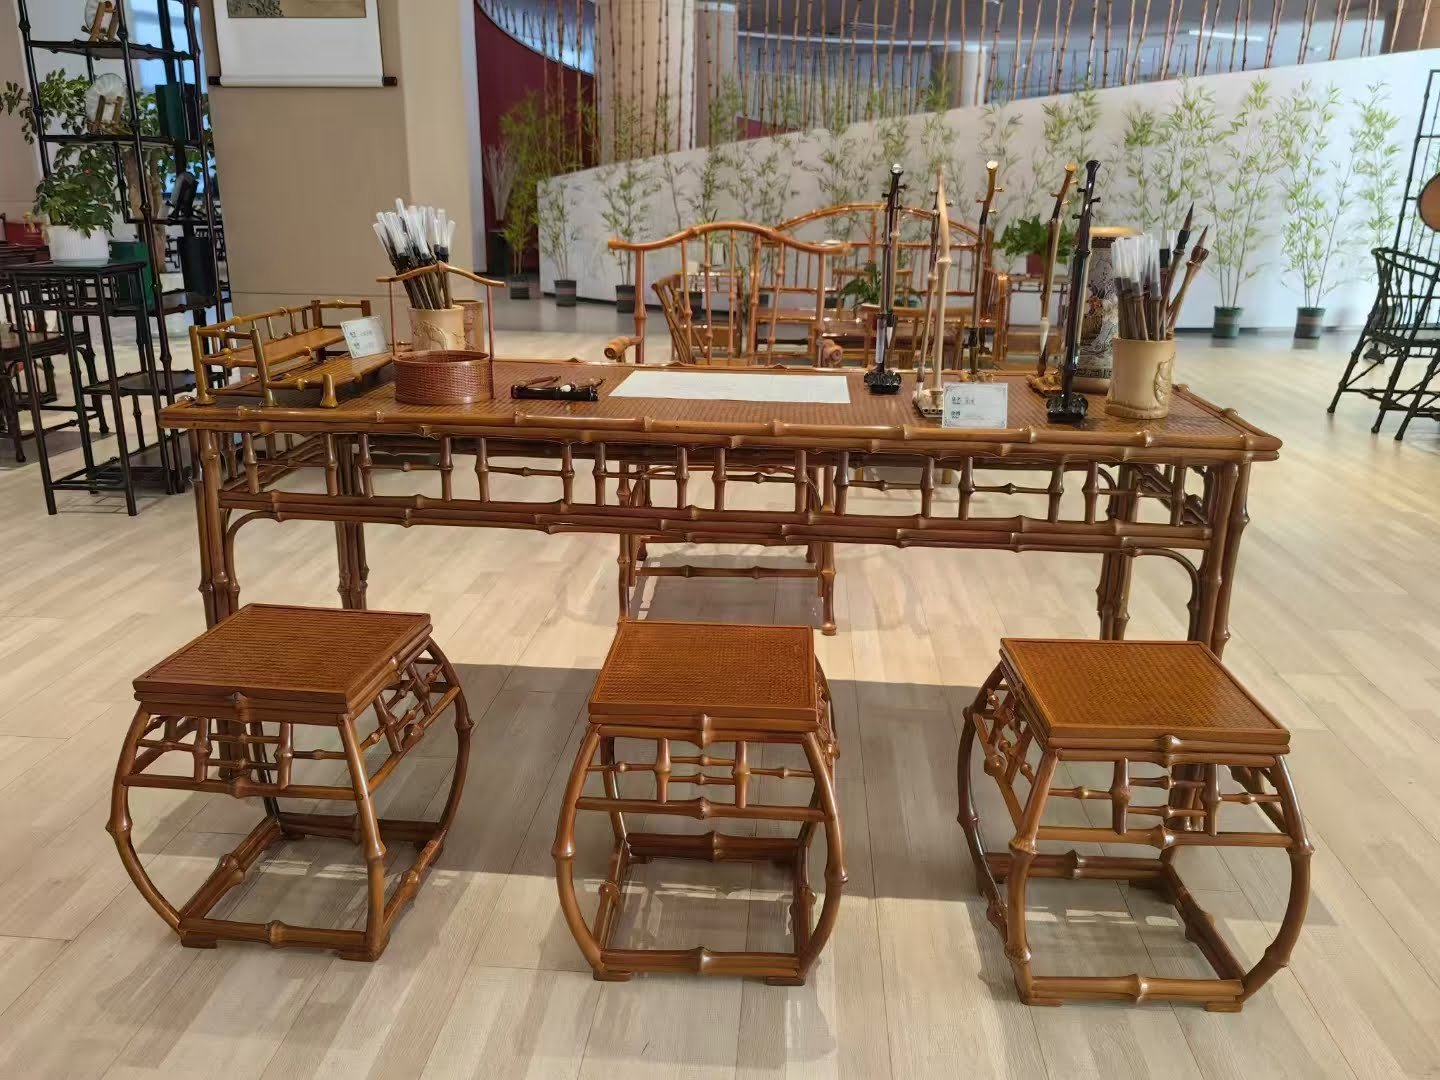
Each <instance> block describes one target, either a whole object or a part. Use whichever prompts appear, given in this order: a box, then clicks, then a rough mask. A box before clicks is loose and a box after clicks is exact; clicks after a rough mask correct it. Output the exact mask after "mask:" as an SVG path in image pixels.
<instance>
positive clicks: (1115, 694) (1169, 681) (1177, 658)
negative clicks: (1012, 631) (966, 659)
mask: <svg viewBox="0 0 1440 1080" xmlns="http://www.w3.org/2000/svg"><path fill="white" fill-rule="evenodd" d="M1000 652H1001V656H1002V657H1003V658H1004V661H1005V665H1006V667H1007V668H1008V669H1009V670H1010V672H1011V673H1012V674H1013V675H1014V676H1015V678H1016V680H1017V682H1018V685H1017V686H1016V689H1017V691H1018V692H1019V694H1020V697H1021V700H1022V701H1025V702H1028V704H1029V705H1030V706H1031V707H1032V709H1033V711H1034V713H1035V715H1034V716H1033V717H1032V719H1033V720H1034V721H1035V722H1036V723H1037V724H1039V725H1040V726H1041V728H1042V729H1043V730H1042V734H1043V735H1044V737H1045V738H1046V739H1047V741H1048V742H1049V743H1050V744H1051V745H1063V744H1064V743H1065V742H1067V741H1068V740H1073V739H1080V740H1094V739H1105V738H1114V739H1117V740H1123V739H1134V738H1161V737H1164V736H1175V737H1176V738H1181V739H1185V740H1187V741H1197V742H1219V743H1243V744H1250V745H1253V744H1264V745H1267V746H1268V745H1273V746H1276V747H1279V748H1283V747H1285V746H1287V745H1288V744H1289V741H1290V734H1289V732H1288V731H1286V729H1285V728H1284V727H1283V726H1281V724H1280V723H1279V722H1278V721H1276V720H1275V718H1274V717H1272V716H1271V715H1270V714H1269V713H1268V712H1266V711H1265V710H1264V709H1263V708H1262V707H1261V706H1260V705H1259V703H1258V702H1256V701H1255V699H1254V698H1252V697H1251V696H1250V694H1249V693H1248V692H1247V691H1246V690H1245V688H1244V687H1243V686H1241V685H1240V684H1239V683H1238V682H1237V681H1236V680H1235V677H1234V676H1233V675H1231V674H1230V672H1229V671H1228V670H1226V668H1225V667H1224V665H1222V664H1221V663H1220V661H1219V660H1218V659H1216V657H1215V654H1214V653H1212V652H1211V651H1210V650H1209V649H1208V648H1206V647H1205V646H1204V645H1202V644H1200V643H1199V642H1195V641H1084V640H1078V639H1077V640H1068V639H1067V640H1054V639H1033V638H1005V639H1003V640H1002V641H1001V643H1000Z"/></svg>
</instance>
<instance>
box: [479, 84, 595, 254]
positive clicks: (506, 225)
mask: <svg viewBox="0 0 1440 1080" xmlns="http://www.w3.org/2000/svg"><path fill="white" fill-rule="evenodd" d="M583 122H584V120H583V118H582V123H583ZM500 135H501V139H502V145H503V146H504V147H505V149H506V152H507V153H508V154H509V155H511V156H512V157H513V161H514V169H515V174H514V179H513V183H512V186H511V189H510V194H509V198H508V199H507V201H506V204H505V216H504V219H503V224H502V227H501V234H502V235H503V236H504V237H505V243H506V245H507V246H508V247H509V249H510V272H511V273H512V274H516V275H518V274H520V273H521V272H522V271H523V269H524V260H525V250H526V248H528V247H529V246H530V236H531V233H532V232H536V233H537V234H538V240H539V242H540V246H541V247H542V248H543V249H545V250H546V251H548V252H549V253H550V255H551V258H552V259H555V260H556V266H557V269H560V271H561V272H560V274H559V276H560V277H569V276H570V275H569V258H568V252H569V247H570V244H571V242H572V239H571V238H572V234H573V231H574V230H573V229H572V227H571V218H570V204H569V200H568V199H567V198H566V197H565V189H564V187H563V185H558V184H550V183H549V181H551V180H553V179H554V178H555V177H557V176H562V175H564V174H565V173H569V172H573V171H574V170H575V169H577V168H579V167H580V165H581V161H580V158H579V150H578V148H577V146H576V145H575V140H574V138H573V136H572V134H571V131H570V129H569V127H568V126H567V124H566V118H565V114H564V113H563V111H562V110H560V109H553V108H551V109H547V108H546V107H545V104H544V103H543V102H542V101H541V100H540V96H539V95H538V94H537V93H535V92H534V91H533V90H532V91H530V92H529V93H527V94H526V95H525V96H524V97H523V98H521V99H520V100H519V101H518V102H516V103H515V104H514V105H513V106H511V108H510V110H509V111H508V112H507V113H506V114H505V115H504V116H502V117H501V118H500ZM561 261H563V262H564V263H565V265H564V267H563V268H562V267H560V263H561Z"/></svg>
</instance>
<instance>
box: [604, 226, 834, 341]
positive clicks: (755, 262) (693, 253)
mask: <svg viewBox="0 0 1440 1080" xmlns="http://www.w3.org/2000/svg"><path fill="white" fill-rule="evenodd" d="M609 246H610V250H611V251H617V252H626V253H628V254H629V255H630V256H632V257H633V259H634V269H635V296H636V304H635V338H636V339H637V340H636V342H635V350H636V351H635V359H636V362H637V363H642V364H643V363H644V362H645V322H646V319H647V314H646V310H645V304H644V302H643V297H644V296H645V293H646V285H645V283H646V276H645V275H646V268H647V265H648V266H649V267H651V268H657V269H667V268H668V275H666V274H662V275H661V276H660V277H659V278H658V279H657V284H661V289H662V290H663V292H661V290H657V293H660V300H661V309H662V311H663V312H664V315H665V320H666V324H667V326H668V327H669V329H670V334H671V341H672V345H673V347H674V351H675V353H676V355H677V356H683V357H686V358H687V359H685V360H684V361H683V362H686V363H707V362H712V361H716V360H724V361H727V362H730V363H735V362H742V363H746V362H749V363H755V362H762V363H763V362H765V361H766V360H767V359H770V358H771V357H772V356H773V354H774V353H775V351H776V347H777V345H784V344H785V343H786V342H787V341H791V340H793V341H800V342H804V345H805V347H806V349H807V350H808V349H813V348H815V347H816V346H817V344H818V342H819V339H820V328H821V327H822V326H823V324H824V322H825V299H826V287H825V283H826V282H827V281H828V280H830V278H829V270H828V263H829V261H830V260H831V259H834V258H843V257H845V256H846V255H848V253H849V250H850V247H849V245H848V244H845V243H840V242H834V241H827V242H825V243H821V244H810V243H805V242H803V241H800V240H796V239H795V238H794V237H791V236H787V235H785V234H784V233H781V232H778V231H777V230H775V229H769V228H766V227H765V226H763V225H755V224H752V223H751V222H748V221H715V222H708V223H706V224H704V225H696V226H693V227H692V228H689V229H685V230H683V231H681V232H678V233H675V234H674V235H673V236H667V237H665V238H664V239H662V240H652V241H648V242H645V243H636V242H632V241H628V240H620V239H618V238H617V239H612V240H611V241H610V244H609ZM672 279H673V280H672ZM662 283H663V284H662ZM667 300H668V303H667ZM811 359H812V360H813V359H814V357H812V358H811Z"/></svg>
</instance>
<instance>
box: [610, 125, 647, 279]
mask: <svg viewBox="0 0 1440 1080" xmlns="http://www.w3.org/2000/svg"><path fill="white" fill-rule="evenodd" d="M612 122H613V124H614V128H613V131H614V138H615V143H614V146H613V147H612V151H613V153H614V155H615V158H616V160H614V161H612V163H611V164H609V165H607V166H605V167H604V168H603V169H601V170H600V183H601V185H602V187H603V189H604V193H603V195H604V200H605V208H604V209H603V210H602V211H601V213H600V220H601V221H603V222H604V223H605V227H606V229H608V230H609V231H610V235H611V236H612V237H615V238H616V239H619V240H627V241H632V242H633V241H634V240H636V239H637V238H638V236H639V233H640V229H641V227H642V225H643V224H645V223H648V222H649V221H650V200H651V199H652V198H654V197H655V195H656V194H657V193H658V192H659V190H660V180H659V179H658V178H657V177H656V176H655V173H654V169H653V166H652V163H651V161H649V160H647V159H642V158H639V157H636V156H635V152H637V151H638V150H639V149H640V147H641V146H642V138H643V135H644V133H643V132H642V130H641V129H642V125H641V123H640V110H639V107H638V106H637V105H636V103H635V102H633V101H628V100H624V99H622V100H620V101H617V102H615V105H614V108H613V111H612ZM611 254H612V255H613V256H614V259H615V263H616V265H617V266H618V267H619V268H620V283H621V284H622V285H629V284H631V282H632V281H633V280H634V273H635V256H634V255H633V254H632V253H630V252H628V251H616V252H612V253H611Z"/></svg>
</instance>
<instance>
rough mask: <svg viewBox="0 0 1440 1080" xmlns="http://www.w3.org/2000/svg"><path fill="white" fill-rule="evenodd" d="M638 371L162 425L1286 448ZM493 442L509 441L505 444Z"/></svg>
mask: <svg viewBox="0 0 1440 1080" xmlns="http://www.w3.org/2000/svg"><path fill="white" fill-rule="evenodd" d="M636 370H664V369H657V368H643V369H637V367H636V366H635V365H630V364H579V363H575V362H566V361H532V360H499V361H496V362H495V366H494V380H495V385H494V392H493V395H491V396H490V397H488V398H487V399H485V400H482V401H477V402H474V403H472V404H469V405H444V406H440V405H402V404H400V403H398V402H396V400H395V388H394V386H393V385H392V384H391V383H388V382H385V383H381V384H379V385H376V386H372V387H369V388H368V389H365V390H364V391H363V392H360V393H357V394H355V395H354V396H351V397H347V398H345V399H344V400H342V401H341V402H340V403H339V405H338V406H337V407H336V408H321V407H319V405H318V403H315V402H311V401H309V400H301V399H298V398H297V399H294V400H282V401H281V402H280V403H278V404H277V405H275V406H272V407H262V406H261V405H260V404H259V403H258V401H254V402H249V403H244V402H240V401H238V400H236V399H231V400H227V401H226V402H224V403H219V404H215V405H205V406H202V405H197V404H195V403H194V402H191V401H186V402H182V403H180V404H178V405H172V406H169V407H167V408H166V409H165V410H164V411H163V413H162V420H163V422H164V423H165V424H166V425H167V426H170V427H186V428H189V427H200V428H203V427H219V428H227V429H232V430H233V429H244V428H245V427H251V426H256V427H258V426H259V425H260V424H266V423H268V424H269V425H271V427H272V428H274V429H276V430H288V429H290V428H294V429H296V430H301V429H316V430H332V431H351V432H353V431H385V430H406V429H412V430H413V429H419V428H424V427H431V426H443V427H446V428H453V429H455V430H461V431H463V430H466V429H471V430H474V431H475V433H476V434H490V433H491V432H489V431H487V429H494V428H524V429H528V430H529V431H531V432H534V433H535V434H537V435H538V434H540V433H541V432H542V431H543V430H544V428H545V426H546V424H547V421H549V422H553V424H554V426H556V427H559V428H563V429H565V430H581V429H585V428H586V427H587V425H589V424H590V423H592V422H593V427H594V430H597V431H609V430H614V431H623V430H642V431H651V432H656V433H657V434H661V433H664V432H666V431H670V430H674V431H683V432H685V433H688V434H709V433H713V434H716V435H748V436H752V437H757V436H762V437H763V436H764V435H766V434H786V433H803V434H806V435H815V436H819V437H825V438H844V437H847V436H848V437H852V438H857V439H863V440H865V442H866V443H867V444H870V445H874V444H883V443H886V442H895V443H897V444H899V443H913V442H915V441H916V440H917V439H930V438H933V439H936V440H941V441H952V440H953V441H966V440H971V441H973V440H976V439H984V438H986V437H990V438H993V439H994V440H995V441H1001V442H1010V443H1018V444H1022V445H1027V446H1028V445H1036V444H1039V445H1044V444H1049V443H1058V444H1071V443H1075V442H1081V443H1085V444H1094V445H1098V446H1107V445H1117V446H1143V447H1164V446H1175V447H1182V448H1195V449H1205V450H1215V451H1231V452H1239V453H1244V454H1246V455H1252V456H1255V457H1258V458H1273V457H1275V456H1276V453H1277V451H1278V450H1279V449H1280V440H1279V439H1277V438H1275V437H1274V436H1273V435H1267V434H1266V433H1265V432H1263V431H1260V430H1259V429H1258V428H1254V427H1252V426H1250V425H1249V424H1247V423H1245V421H1243V420H1241V419H1240V418H1239V417H1238V416H1236V415H1235V414H1234V413H1233V412H1232V411H1230V410H1226V409H1221V408H1219V407H1217V406H1215V405H1211V404H1210V403H1208V402H1206V401H1204V400H1203V399H1201V398H1199V397H1197V396H1195V395H1194V394H1191V393H1190V392H1189V391H1188V390H1186V389H1184V388H1183V387H1179V388H1177V389H1176V392H1175V394H1174V395H1172V398H1171V406H1170V415H1169V416H1168V417H1166V418H1165V419H1163V420H1125V419H1121V418H1119V417H1114V416H1109V415H1107V414H1106V412H1105V409H1104V403H1103V402H1104V399H1103V397H1102V396H1098V395H1091V397H1090V411H1089V417H1088V418H1087V419H1086V420H1085V421H1084V422H1083V423H1082V424H1080V425H1057V424H1050V423H1048V422H1047V421H1046V417H1045V399H1044V398H1042V397H1041V396H1040V395H1038V394H1036V393H1035V392H1034V391H1032V390H1031V389H1030V388H1029V386H1028V385H1027V384H1026V381H1025V377H1024V376H1023V375H1020V374H1009V373H1005V374H999V375H997V376H996V377H995V379H996V381H997V382H1001V383H1003V384H1005V385H1006V386H1008V387H1009V420H1008V423H1007V426H1006V427H1005V428H1003V429H995V430H994V431H991V432H982V431H976V430H960V429H955V428H948V429H942V428H941V427H940V426H939V424H938V422H937V421H935V420H927V419H925V418H923V417H921V416H920V415H919V413H917V412H916V411H915V407H914V405H913V403H912V400H911V398H912V396H913V387H914V378H913V376H911V375H905V376H904V385H903V386H902V388H901V390H900V393H898V394H896V395H893V396H876V395H874V394H870V393H869V392H867V391H866V389H865V385H864V375H863V373H862V372H860V371H855V370H849V371H816V370H813V369H797V368H786V369H779V370H777V369H773V368H765V369H759V370H758V372H757V369H754V368H749V369H736V368H722V367H699V368H695V367H688V368H685V369H684V370H686V371H689V372H699V373H701V374H704V373H712V374H713V373H721V372H723V373H727V374H732V375H733V374H734V373H735V372H736V371H737V370H739V371H748V372H750V373H752V374H753V373H761V374H766V375H775V374H787V375H797V376H798V375H811V376H819V377H822V378H833V379H844V380H846V381H847V382H848V384H849V397H850V400H849V403H848V404H841V403H834V404H822V403H795V402H778V403H776V402H756V401H730V400H686V399H678V398H644V397H618V398H617V397H613V396H612V394H613V391H614V390H615V389H616V388H617V387H618V386H619V385H620V384H621V383H622V382H623V381H624V380H625V378H626V377H627V376H629V375H630V374H631V373H632V372H634V371H636ZM548 375H558V376H560V378H561V379H562V380H567V381H590V380H595V379H598V380H600V382H601V385H600V387H599V394H600V400H599V401H596V402H593V403H590V402H563V401H516V400H514V399H512V398H511V397H510V387H511V386H512V385H513V384H515V383H517V382H527V381H532V380H535V379H539V378H542V377H545V376H548ZM494 434H498V432H495V433H494Z"/></svg>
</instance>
